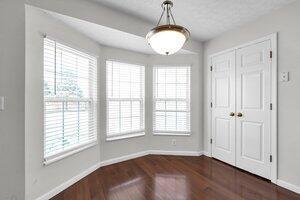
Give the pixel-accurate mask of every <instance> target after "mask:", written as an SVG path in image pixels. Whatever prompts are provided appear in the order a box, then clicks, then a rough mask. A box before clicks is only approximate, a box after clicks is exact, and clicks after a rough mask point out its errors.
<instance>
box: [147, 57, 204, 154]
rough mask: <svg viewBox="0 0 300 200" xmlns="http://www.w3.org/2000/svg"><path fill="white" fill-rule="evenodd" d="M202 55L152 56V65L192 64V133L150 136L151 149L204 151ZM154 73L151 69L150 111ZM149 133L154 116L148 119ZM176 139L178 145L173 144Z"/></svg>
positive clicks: (149, 87)
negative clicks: (187, 134)
mask: <svg viewBox="0 0 300 200" xmlns="http://www.w3.org/2000/svg"><path fill="white" fill-rule="evenodd" d="M201 61H202V56H199V55H173V56H160V55H152V56H150V65H152V66H155V65H174V66H176V65H177V66H180V65H190V66H191V135H190V136H161V135H152V134H151V137H150V148H151V150H162V151H202V149H203V148H202V115H201V113H202V99H203V96H202V88H203V86H202V79H201V76H202V73H203V72H202V69H203V67H202V62H201ZM152 76H153V73H152V71H150V72H149V73H148V77H149V79H150V83H149V84H148V91H149V98H150V99H149V102H150V104H149V105H148V108H149V113H152V98H153V94H152V91H153V87H152V86H153V84H152V78H153V77H152ZM148 124H150V127H148V130H149V133H152V126H151V125H152V124H153V123H152V116H150V119H148ZM173 139H176V143H177V144H176V145H175V146H173V145H172V140H173Z"/></svg>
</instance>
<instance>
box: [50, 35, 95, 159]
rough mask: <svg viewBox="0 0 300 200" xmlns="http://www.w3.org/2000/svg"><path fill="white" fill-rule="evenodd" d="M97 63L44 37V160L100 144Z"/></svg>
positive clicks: (85, 55) (87, 56)
mask: <svg viewBox="0 0 300 200" xmlns="http://www.w3.org/2000/svg"><path fill="white" fill-rule="evenodd" d="M96 102H97V60H96V58H95V57H93V56H90V55H88V54H86V53H83V52H80V51H78V50H75V49H73V48H71V47H68V46H65V45H63V44H60V43H58V42H56V41H54V40H52V39H49V38H44V159H45V161H48V160H51V159H53V158H54V157H56V156H59V155H61V154H63V153H65V152H68V151H70V150H72V149H76V148H79V147H82V146H84V145H88V144H90V143H92V142H95V141H97V124H96V123H97V120H96V114H97V113H96Z"/></svg>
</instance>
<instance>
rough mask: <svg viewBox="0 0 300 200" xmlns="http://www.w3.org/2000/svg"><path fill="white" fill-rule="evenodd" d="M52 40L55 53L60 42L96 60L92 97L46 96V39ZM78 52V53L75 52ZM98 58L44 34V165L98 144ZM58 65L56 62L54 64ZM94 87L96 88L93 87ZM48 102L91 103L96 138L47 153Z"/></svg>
mask: <svg viewBox="0 0 300 200" xmlns="http://www.w3.org/2000/svg"><path fill="white" fill-rule="evenodd" d="M46 39H47V40H51V41H53V42H54V43H55V47H54V51H55V52H54V54H55V55H56V51H57V47H56V44H57V43H58V44H59V45H62V46H66V47H67V48H70V49H71V50H74V51H77V52H79V53H82V54H85V55H86V56H88V57H89V58H90V59H91V60H94V61H95V65H94V66H93V67H94V68H92V69H90V70H93V72H94V73H95V75H93V76H92V78H91V79H89V82H91V83H89V91H88V93H89V94H90V93H91V90H94V94H93V95H92V96H91V97H88V98H86V97H82V98H79V97H67V98H66V97H46V96H45V94H44V91H45V88H44V81H45V60H44V58H45V51H44V50H45V40H46ZM69 53H70V52H69ZM74 54H76V53H74ZM98 58H99V56H96V55H94V54H92V53H88V52H86V51H85V50H81V49H80V48H77V47H74V46H73V45H70V44H68V43H65V42H61V41H59V40H57V39H54V38H53V37H49V36H47V35H44V38H43V123H44V124H43V165H45V166H46V165H49V164H52V163H53V162H56V161H58V160H61V159H63V158H65V157H68V156H71V155H73V154H76V153H78V152H81V151H83V150H85V149H88V148H91V147H93V146H95V145H97V144H98V121H97V118H98V116H97V115H98V113H97V111H98V105H97V104H98V102H97V101H98V100H97V98H98V91H97V90H98V86H97V82H98V76H97V71H98V70H97V68H98ZM54 62H56V58H54ZM54 65H56V64H54ZM93 87H94V89H92V88H93ZM46 102H61V103H65V102H79V103H81V102H88V103H89V104H91V106H90V108H91V110H90V111H89V113H92V115H93V121H91V123H93V124H94V129H95V130H94V132H93V133H92V134H91V133H90V132H89V134H91V135H94V139H92V140H87V141H83V142H81V143H78V144H76V145H73V146H71V147H66V148H65V149H63V150H61V151H59V152H56V153H54V154H52V155H50V156H47V155H46V151H45V149H46V138H47V137H46Z"/></svg>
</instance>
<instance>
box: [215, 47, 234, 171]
mask: <svg viewBox="0 0 300 200" xmlns="http://www.w3.org/2000/svg"><path fill="white" fill-rule="evenodd" d="M234 56H235V55H234V51H231V52H228V53H225V54H222V55H218V56H215V57H213V58H212V66H213V71H212V101H213V102H212V104H213V108H212V139H213V143H212V156H213V157H215V158H217V159H219V160H222V161H224V162H227V163H229V164H231V165H235V118H234V117H233V116H230V115H229V114H230V112H234V111H235V110H234V109H235V108H234V107H235V59H234Z"/></svg>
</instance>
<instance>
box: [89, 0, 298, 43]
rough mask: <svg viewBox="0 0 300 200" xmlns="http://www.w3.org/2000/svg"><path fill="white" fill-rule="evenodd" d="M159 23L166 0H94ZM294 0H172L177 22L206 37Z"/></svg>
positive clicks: (205, 38) (201, 37) (198, 37)
mask: <svg viewBox="0 0 300 200" xmlns="http://www.w3.org/2000/svg"><path fill="white" fill-rule="evenodd" d="M92 1H97V2H99V3H101V4H104V5H106V6H108V7H111V8H113V9H116V10H120V11H123V12H125V13H128V14H131V15H134V16H137V17H140V18H143V19H145V20H147V21H150V22H152V23H153V24H156V22H157V20H158V18H159V16H160V14H161V3H162V2H163V0H92ZM293 1H295V0H173V2H174V7H173V15H174V17H175V20H176V23H177V24H179V25H183V26H186V27H187V28H188V29H189V30H190V31H191V35H192V38H194V39H196V40H199V41H205V40H209V39H212V38H214V37H216V36H218V35H220V34H221V33H223V32H225V31H227V30H230V29H233V28H235V27H238V26H241V25H243V24H245V23H247V22H250V21H253V20H255V19H257V18H258V17H260V16H262V15H264V14H267V13H268V12H271V11H273V10H276V9H278V8H280V7H282V6H284V5H286V4H289V3H291V2H293Z"/></svg>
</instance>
